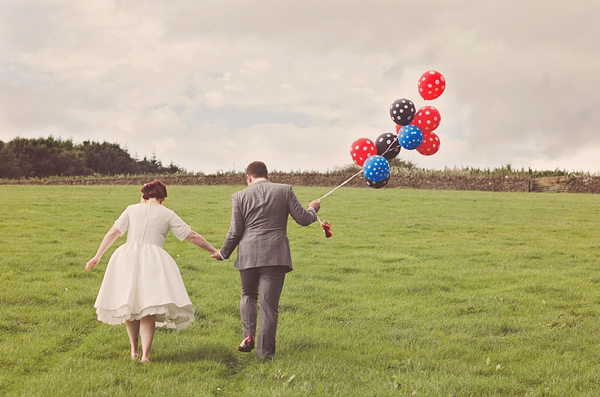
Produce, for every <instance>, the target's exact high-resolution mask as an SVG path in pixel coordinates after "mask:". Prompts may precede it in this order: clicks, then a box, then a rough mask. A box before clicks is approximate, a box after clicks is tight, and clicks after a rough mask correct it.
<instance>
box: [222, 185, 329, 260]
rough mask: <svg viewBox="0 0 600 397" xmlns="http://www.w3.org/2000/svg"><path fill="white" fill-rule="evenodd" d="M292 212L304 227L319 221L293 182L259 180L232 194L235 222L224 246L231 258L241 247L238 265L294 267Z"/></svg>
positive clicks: (294, 217) (224, 255)
mask: <svg viewBox="0 0 600 397" xmlns="http://www.w3.org/2000/svg"><path fill="white" fill-rule="evenodd" d="M288 215H291V216H292V218H293V219H294V220H295V221H296V223H298V224H299V225H302V226H308V225H310V224H311V223H313V222H314V221H316V220H317V213H316V212H315V210H314V208H309V209H305V208H304V207H302V204H300V201H299V200H298V197H296V194H294V191H293V190H292V187H291V186H290V185H283V184H279V183H271V182H269V181H267V180H258V181H255V182H254V183H252V185H251V186H249V187H248V188H246V189H244V190H241V191H239V192H236V193H234V194H233V195H232V196H231V224H230V226H229V231H228V232H227V236H226V237H225V241H224V242H223V246H222V247H221V257H223V259H227V258H229V256H230V255H231V253H232V252H233V250H234V249H235V247H236V246H237V247H238V252H237V258H236V260H235V267H236V268H238V269H240V270H244V269H250V268H254V267H261V266H285V267H288V268H289V270H288V271H290V270H292V256H291V253H290V243H289V240H288V238H287V221H288Z"/></svg>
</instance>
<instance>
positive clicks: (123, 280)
mask: <svg viewBox="0 0 600 397" xmlns="http://www.w3.org/2000/svg"><path fill="white" fill-rule="evenodd" d="M114 226H115V227H116V228H117V229H119V231H120V232H121V233H123V234H125V232H126V231H127V242H126V243H125V244H123V245H122V246H120V247H119V248H117V249H116V250H115V252H114V253H113V254H112V256H111V258H110V260H109V262H108V266H107V267H106V272H105V274H104V280H103V281H102V285H101V286H100V291H99V292H98V298H97V299H96V303H95V304H94V307H95V308H96V313H97V314H98V320H100V321H102V322H105V323H108V324H122V323H124V322H125V321H126V320H139V319H141V318H142V317H144V316H147V315H150V314H154V315H156V320H155V321H156V325H157V326H167V327H169V328H176V329H183V328H185V327H187V326H188V325H189V324H190V323H191V322H192V321H193V320H194V307H193V306H192V302H191V301H190V298H189V296H188V294H187V291H186V289H185V286H184V284H183V279H182V278H181V273H180V272H179V268H178V267H177V264H176V263H175V261H174V260H173V258H172V257H171V255H169V254H168V253H167V251H165V250H164V249H163V247H162V246H163V243H164V241H165V238H166V237H167V234H168V232H169V230H170V231H171V232H172V233H173V234H174V235H175V237H177V238H178V239H179V240H181V241H182V240H184V239H185V238H186V237H187V236H188V234H189V233H190V231H191V228H190V227H189V226H188V225H187V224H186V223H185V222H184V221H183V220H182V219H181V218H180V217H179V216H178V215H177V214H176V213H175V212H173V211H172V210H170V209H168V208H166V207H164V206H162V205H160V204H156V203H152V202H147V203H140V204H134V205H130V206H129V207H127V209H126V210H125V211H124V212H123V213H122V214H121V216H120V217H119V219H117V220H116V221H115V224H114Z"/></svg>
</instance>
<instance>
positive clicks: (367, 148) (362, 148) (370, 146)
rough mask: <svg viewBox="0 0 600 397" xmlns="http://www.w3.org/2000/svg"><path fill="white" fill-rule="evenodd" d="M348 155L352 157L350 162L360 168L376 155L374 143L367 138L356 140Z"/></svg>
mask: <svg viewBox="0 0 600 397" xmlns="http://www.w3.org/2000/svg"><path fill="white" fill-rule="evenodd" d="M350 155H352V161H354V162H355V163H356V165H359V166H361V167H362V166H363V163H364V162H365V160H366V159H367V158H369V157H370V156H375V155H377V147H375V142H373V141H372V140H370V139H367V138H360V139H357V140H356V141H354V143H352V146H351V147H350Z"/></svg>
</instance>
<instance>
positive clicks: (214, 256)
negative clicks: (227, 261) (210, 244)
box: [210, 251, 223, 261]
mask: <svg viewBox="0 0 600 397" xmlns="http://www.w3.org/2000/svg"><path fill="white" fill-rule="evenodd" d="M210 257H211V258H213V259H216V260H218V261H222V260H223V257H222V256H221V251H217V252H214V253H213V254H212V255H211V256H210Z"/></svg>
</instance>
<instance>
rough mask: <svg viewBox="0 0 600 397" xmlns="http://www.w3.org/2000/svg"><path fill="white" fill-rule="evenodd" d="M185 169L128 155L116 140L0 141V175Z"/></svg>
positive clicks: (110, 172)
mask: <svg viewBox="0 0 600 397" xmlns="http://www.w3.org/2000/svg"><path fill="white" fill-rule="evenodd" d="M178 172H185V170H184V169H182V168H180V167H179V166H177V165H175V164H173V163H172V162H171V164H169V165H168V166H163V164H162V162H161V161H160V160H158V159H157V158H156V155H154V154H153V155H152V157H151V158H150V159H148V158H146V156H144V158H143V159H141V160H140V159H137V158H134V157H132V156H131V155H130V154H129V152H128V151H127V150H126V149H123V148H121V147H120V145H119V144H117V143H108V142H103V143H99V142H93V141H84V142H83V143H82V144H75V143H73V140H71V139H69V140H61V139H60V138H59V139H55V138H53V137H51V136H50V137H48V138H36V139H28V138H14V139H13V140H11V141H9V142H3V141H0V178H9V179H15V178H31V177H38V178H44V177H49V176H85V175H94V174H99V175H119V174H132V175H133V174H135V175H138V174H174V173H178Z"/></svg>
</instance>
